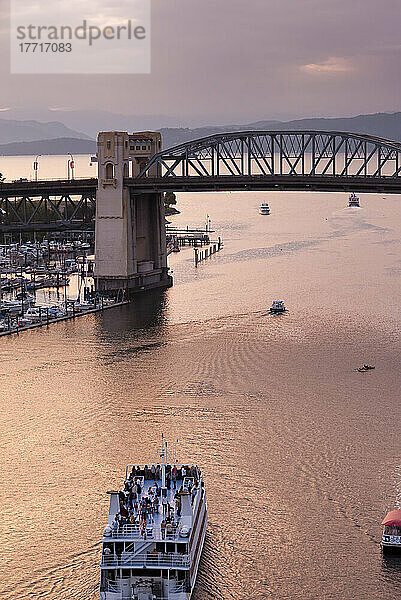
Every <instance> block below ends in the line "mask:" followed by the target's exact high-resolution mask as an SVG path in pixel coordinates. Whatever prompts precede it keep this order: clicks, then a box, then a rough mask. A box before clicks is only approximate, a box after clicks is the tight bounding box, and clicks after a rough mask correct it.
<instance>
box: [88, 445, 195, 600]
mask: <svg viewBox="0 0 401 600" xmlns="http://www.w3.org/2000/svg"><path fill="white" fill-rule="evenodd" d="M108 494H110V509H109V519H108V525H107V526H106V527H105V529H104V531H103V542H102V562H101V577H100V598H101V600H189V599H190V598H191V596H192V592H193V589H194V586H195V580H196V575H197V572H198V567H199V561H200V557H201V553H202V548H203V544H204V540H205V533H206V526H207V503H206V493H205V489H204V483H203V477H202V473H201V471H200V469H199V468H198V467H196V466H194V465H179V464H177V462H176V461H175V460H173V458H172V457H171V455H170V453H169V452H168V450H167V443H166V442H164V440H163V437H162V446H161V450H159V452H158V453H157V454H156V457H155V459H154V460H153V461H152V462H150V463H148V464H147V465H132V464H130V465H128V466H127V468H126V472H125V482H124V487H123V490H122V491H119V492H117V491H111V492H108Z"/></svg>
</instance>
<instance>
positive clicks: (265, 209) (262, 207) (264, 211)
mask: <svg viewBox="0 0 401 600" xmlns="http://www.w3.org/2000/svg"><path fill="white" fill-rule="evenodd" d="M259 212H260V214H261V215H270V207H269V205H268V204H267V202H262V204H261V205H260V206H259Z"/></svg>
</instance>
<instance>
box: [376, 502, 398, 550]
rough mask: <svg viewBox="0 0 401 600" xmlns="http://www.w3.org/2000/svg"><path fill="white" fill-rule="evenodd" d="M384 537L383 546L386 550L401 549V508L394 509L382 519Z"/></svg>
mask: <svg viewBox="0 0 401 600" xmlns="http://www.w3.org/2000/svg"><path fill="white" fill-rule="evenodd" d="M382 525H383V537H382V543H381V546H382V548H383V550H384V551H386V550H401V510H400V509H396V510H392V511H390V512H389V513H387V515H386V516H385V517H384V519H383V521H382Z"/></svg>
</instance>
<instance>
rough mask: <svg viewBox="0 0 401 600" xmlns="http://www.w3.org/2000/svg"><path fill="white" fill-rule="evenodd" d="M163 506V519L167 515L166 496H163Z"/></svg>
mask: <svg viewBox="0 0 401 600" xmlns="http://www.w3.org/2000/svg"><path fill="white" fill-rule="evenodd" d="M162 505H163V517H165V516H166V513H167V498H166V496H163V498H162Z"/></svg>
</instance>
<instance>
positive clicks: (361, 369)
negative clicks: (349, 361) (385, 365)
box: [357, 365, 376, 373]
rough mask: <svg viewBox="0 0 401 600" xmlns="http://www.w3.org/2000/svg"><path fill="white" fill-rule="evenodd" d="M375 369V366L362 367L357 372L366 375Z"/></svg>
mask: <svg viewBox="0 0 401 600" xmlns="http://www.w3.org/2000/svg"><path fill="white" fill-rule="evenodd" d="M375 368H376V367H375V366H373V365H362V367H358V368H357V371H359V372H360V373H366V371H372V370H373V369H375Z"/></svg>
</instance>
